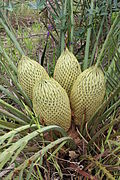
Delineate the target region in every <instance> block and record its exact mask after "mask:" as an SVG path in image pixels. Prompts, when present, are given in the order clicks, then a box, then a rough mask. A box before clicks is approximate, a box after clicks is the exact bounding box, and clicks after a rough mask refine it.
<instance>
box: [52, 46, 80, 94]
mask: <svg viewBox="0 0 120 180" xmlns="http://www.w3.org/2000/svg"><path fill="white" fill-rule="evenodd" d="M80 73H81V68H80V65H79V63H78V61H77V59H76V57H75V56H74V55H73V54H72V53H71V52H69V50H68V49H67V48H66V50H65V51H64V52H63V53H62V54H61V56H60V57H59V59H58V61H57V63H56V66H55V71H54V79H55V80H56V81H57V82H59V84H60V85H61V86H62V87H63V88H64V89H65V90H66V92H67V94H68V96H69V95H70V91H71V88H72V86H73V83H74V81H75V80H76V79H77V77H78V75H79V74H80Z"/></svg>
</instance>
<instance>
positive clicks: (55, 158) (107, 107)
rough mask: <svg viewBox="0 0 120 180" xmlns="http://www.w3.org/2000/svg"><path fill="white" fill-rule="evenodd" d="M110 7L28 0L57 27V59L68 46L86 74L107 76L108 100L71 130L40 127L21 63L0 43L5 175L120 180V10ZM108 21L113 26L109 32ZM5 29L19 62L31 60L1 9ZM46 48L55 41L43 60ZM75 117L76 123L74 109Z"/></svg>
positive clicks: (0, 155) (1, 173) (0, 161)
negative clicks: (23, 81) (20, 72)
mask: <svg viewBox="0 0 120 180" xmlns="http://www.w3.org/2000/svg"><path fill="white" fill-rule="evenodd" d="M110 2H111V1H107V2H106V1H103V2H100V1H96V2H94V1H93V0H91V2H88V1H85V2H84V1H73V0H69V1H67V0H63V1H56V0H54V1H49V0H48V1H47V3H46V1H44V0H43V1H36V3H29V5H30V7H32V8H33V7H35V9H37V10H39V11H40V12H44V11H47V12H48V13H47V21H46V17H45V21H44V20H43V24H44V25H45V27H46V28H48V23H49V24H50V25H51V26H52V30H50V29H49V28H48V30H49V31H50V32H49V33H50V36H51V38H52V39H53V41H54V42H55V43H56V48H57V49H58V50H57V51H56V57H58V56H59V55H60V54H61V53H62V52H63V51H64V48H65V46H67V47H68V48H69V50H70V51H71V52H73V53H74V54H75V55H76V57H77V58H78V60H79V62H80V63H81V67H82V71H83V72H84V70H86V69H88V68H90V67H91V66H96V67H100V68H101V69H102V71H103V73H104V76H105V82H106V89H105V97H104V101H102V103H100V105H99V106H98V107H96V108H95V110H94V113H92V116H90V118H88V119H87V121H82V122H81V123H80V126H76V127H71V129H70V131H69V132H68V133H66V132H65V131H64V129H63V128H61V127H59V126H56V125H50V126H43V125H42V124H40V121H39V117H36V116H35V114H34V111H33V107H32V102H31V100H30V99H29V97H28V96H27V94H26V93H25V91H24V90H23V89H22V87H21V85H20V84H19V82H18V78H17V77H18V76H17V65H16V64H17V63H16V61H14V59H13V58H12V55H11V54H8V53H7V51H6V49H5V48H3V47H4V41H3V40H0V54H1V56H0V92H1V93H0V178H5V179H8V180H9V179H15V178H20V179H50V178H51V179H53V178H56V177H59V178H60V179H65V178H67V179H70V178H74V177H80V178H88V179H118V178H119V176H120V174H119V166H120V160H119V154H120V141H119V136H120V131H119V124H120V113H119V107H120V13H119V6H118V5H117V4H115V2H114V3H113V4H112V3H110ZM117 11H118V12H117ZM109 21H110V23H111V24H109V27H106V23H108V22H109ZM0 25H1V26H2V28H3V29H4V31H5V32H6V34H7V36H8V37H9V38H10V40H11V41H12V42H13V44H14V49H15V50H17V58H18V59H20V58H21V56H23V55H26V52H24V51H23V49H22V47H21V45H20V42H19V41H18V40H17V38H16V36H15V34H14V33H13V31H15V30H14V29H13V28H12V26H11V25H10V22H9V20H8V19H7V18H6V16H5V15H4V14H3V12H2V11H1V13H0ZM107 25H108V24H107ZM47 44H48V41H47V42H46V45H45V48H44V50H43V55H42V60H43V59H44V58H45V55H46V54H47V52H46V51H47ZM13 53H14V52H13ZM81 74H82V73H81ZM88 83H89V82H88ZM73 86H74V85H73ZM83 89H84V88H83ZM98 93H99V91H98ZM89 103H90V102H89ZM71 104H72V103H71ZM86 110H87V109H86ZM39 111H40V110H39ZM86 113H87V112H86ZM72 115H73V117H72V118H73V120H74V112H73V114H72ZM83 116H84V115H83ZM84 119H85V116H84V117H83V120H84ZM72 124H73V125H72V126H74V122H73V121H72ZM78 124H79V123H78ZM74 128H76V129H74ZM73 139H74V140H73ZM65 144H66V145H65ZM66 166H67V168H66Z"/></svg>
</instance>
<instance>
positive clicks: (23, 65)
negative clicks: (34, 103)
mask: <svg viewBox="0 0 120 180" xmlns="http://www.w3.org/2000/svg"><path fill="white" fill-rule="evenodd" d="M41 78H49V76H48V74H47V72H46V70H45V69H44V68H43V67H42V66H41V65H40V64H39V63H38V62H36V61H34V60H31V59H30V58H28V57H27V56H22V58H21V60H20V61H19V63H18V82H19V83H20V85H21V86H22V88H23V90H24V91H25V92H26V94H27V95H28V96H29V98H30V99H31V100H32V95H33V87H34V85H35V83H36V82H37V81H40V80H41Z"/></svg>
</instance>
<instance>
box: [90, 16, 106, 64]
mask: <svg viewBox="0 0 120 180" xmlns="http://www.w3.org/2000/svg"><path fill="white" fill-rule="evenodd" d="M104 20H105V16H104V17H103V19H102V22H101V25H100V29H99V32H98V35H97V39H96V42H95V45H94V48H93V52H92V56H91V61H90V66H91V65H92V64H93V61H94V56H95V51H96V48H97V45H98V41H99V38H100V34H101V32H102V28H103V24H104Z"/></svg>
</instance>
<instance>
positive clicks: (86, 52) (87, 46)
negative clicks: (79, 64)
mask: <svg viewBox="0 0 120 180" xmlns="http://www.w3.org/2000/svg"><path fill="white" fill-rule="evenodd" d="M93 8H94V0H91V16H90V18H89V25H90V27H89V28H88V30H87V39H86V47H85V58H84V64H83V69H86V68H87V67H88V57H89V47H90V36H91V30H92V27H91V24H92V20H93V15H92V12H93Z"/></svg>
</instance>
